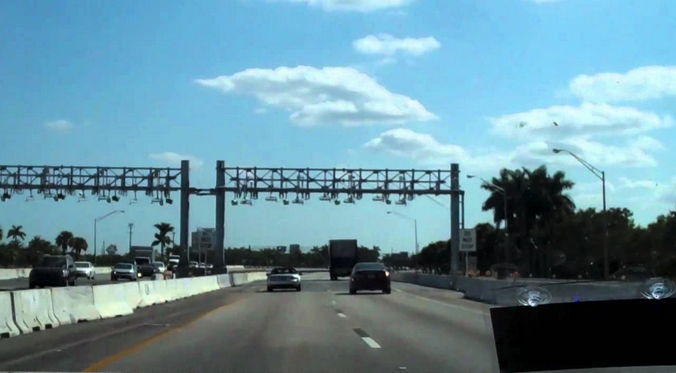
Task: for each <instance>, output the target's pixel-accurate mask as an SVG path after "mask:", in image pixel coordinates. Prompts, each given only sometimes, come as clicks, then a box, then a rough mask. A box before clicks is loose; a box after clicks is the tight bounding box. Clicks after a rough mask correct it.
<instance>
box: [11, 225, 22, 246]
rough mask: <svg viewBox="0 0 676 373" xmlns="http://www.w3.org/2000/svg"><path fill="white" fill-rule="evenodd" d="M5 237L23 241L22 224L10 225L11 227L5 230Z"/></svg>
mask: <svg viewBox="0 0 676 373" xmlns="http://www.w3.org/2000/svg"><path fill="white" fill-rule="evenodd" d="M7 238H11V239H12V241H14V242H15V243H16V242H18V241H19V240H21V241H23V240H24V238H26V233H25V232H24V231H23V226H22V225H19V226H16V225H12V228H10V229H9V231H7Z"/></svg>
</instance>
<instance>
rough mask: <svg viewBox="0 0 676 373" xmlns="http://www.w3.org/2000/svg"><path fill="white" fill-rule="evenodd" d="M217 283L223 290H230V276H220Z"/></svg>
mask: <svg viewBox="0 0 676 373" xmlns="http://www.w3.org/2000/svg"><path fill="white" fill-rule="evenodd" d="M216 282H218V287H220V288H221V289H225V288H229V287H230V286H231V285H230V275H229V274H228V275H218V276H216Z"/></svg>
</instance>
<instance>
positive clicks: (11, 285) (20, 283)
mask: <svg viewBox="0 0 676 373" xmlns="http://www.w3.org/2000/svg"><path fill="white" fill-rule="evenodd" d="M141 280H146V279H141ZM120 281H125V280H120ZM113 283H117V282H114V281H110V273H106V274H102V273H99V274H96V276H94V279H93V280H89V279H87V278H84V277H80V278H78V279H77V286H89V285H104V284H113ZM25 289H28V278H27V277H26V278H14V279H10V280H0V291H10V290H25Z"/></svg>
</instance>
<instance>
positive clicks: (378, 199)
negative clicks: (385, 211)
mask: <svg viewBox="0 0 676 373" xmlns="http://www.w3.org/2000/svg"><path fill="white" fill-rule="evenodd" d="M384 200H385V198H384V197H383V196H375V197H373V201H374V202H383V201H384Z"/></svg>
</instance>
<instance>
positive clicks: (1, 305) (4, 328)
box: [0, 292, 21, 339]
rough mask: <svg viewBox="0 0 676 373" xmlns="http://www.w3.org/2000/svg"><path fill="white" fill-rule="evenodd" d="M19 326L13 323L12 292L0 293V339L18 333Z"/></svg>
mask: <svg viewBox="0 0 676 373" xmlns="http://www.w3.org/2000/svg"><path fill="white" fill-rule="evenodd" d="M19 333H21V332H20V331H19V327H18V326H16V324H15V323H14V311H13V309H12V294H11V293H10V292H2V293H0V339H2V338H9V337H14V336H17V335H19Z"/></svg>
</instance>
